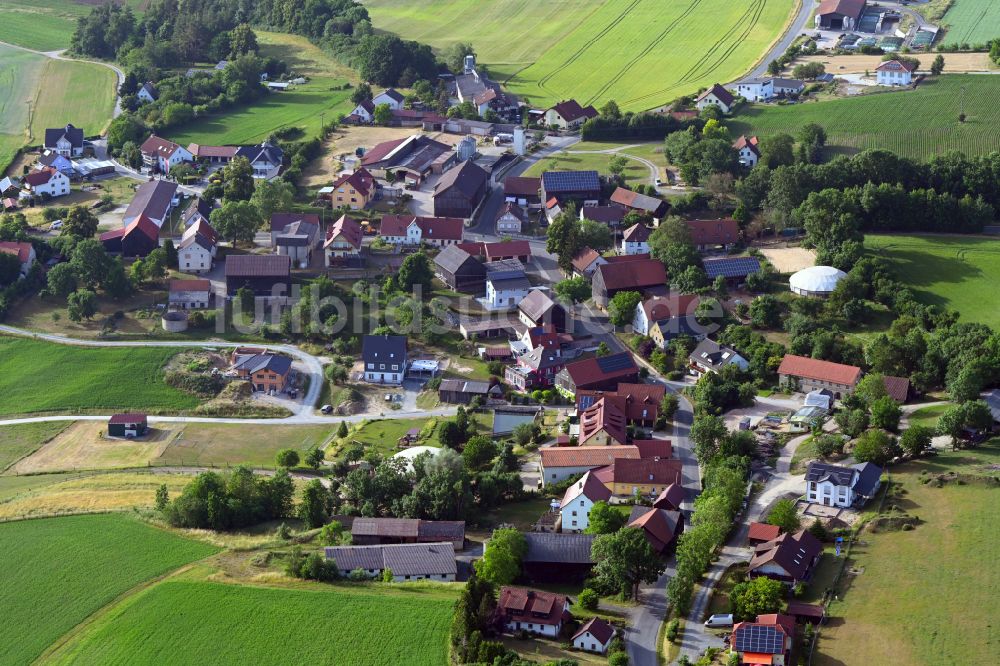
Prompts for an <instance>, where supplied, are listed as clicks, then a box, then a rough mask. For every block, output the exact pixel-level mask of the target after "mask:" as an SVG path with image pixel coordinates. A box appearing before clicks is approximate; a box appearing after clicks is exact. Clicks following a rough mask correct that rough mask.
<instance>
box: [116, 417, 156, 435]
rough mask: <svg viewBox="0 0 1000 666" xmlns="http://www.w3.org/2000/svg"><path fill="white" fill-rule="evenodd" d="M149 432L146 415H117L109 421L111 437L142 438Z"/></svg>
mask: <svg viewBox="0 0 1000 666" xmlns="http://www.w3.org/2000/svg"><path fill="white" fill-rule="evenodd" d="M148 430H149V422H148V419H147V418H146V415H145V414H115V415H114V416H112V417H111V418H110V419H108V436H109V437H142V436H143V435H145V434H146V432H147V431H148Z"/></svg>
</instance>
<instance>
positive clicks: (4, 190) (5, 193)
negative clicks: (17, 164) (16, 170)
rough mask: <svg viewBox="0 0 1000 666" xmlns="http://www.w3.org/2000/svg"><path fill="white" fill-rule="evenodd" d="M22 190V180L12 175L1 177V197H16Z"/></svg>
mask: <svg viewBox="0 0 1000 666" xmlns="http://www.w3.org/2000/svg"><path fill="white" fill-rule="evenodd" d="M20 191H21V181H19V180H18V179H17V178H14V177H12V176H4V177H3V178H0V197H16V196H17V195H18V193H19V192H20Z"/></svg>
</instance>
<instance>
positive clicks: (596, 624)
mask: <svg viewBox="0 0 1000 666" xmlns="http://www.w3.org/2000/svg"><path fill="white" fill-rule="evenodd" d="M614 638H615V628H614V627H612V626H611V625H610V624H608V623H607V622H605V621H604V620H602V619H601V618H599V617H594V618H591V619H589V620H587V622H586V623H585V624H584V625H583V626H582V627H580V629H579V630H578V631H577V632H576V633H575V634H573V639H572V643H573V647H575V648H576V649H577V650H583V651H584V652H594V653H597V654H607V652H608V648H609V647H611V641H612V640H614Z"/></svg>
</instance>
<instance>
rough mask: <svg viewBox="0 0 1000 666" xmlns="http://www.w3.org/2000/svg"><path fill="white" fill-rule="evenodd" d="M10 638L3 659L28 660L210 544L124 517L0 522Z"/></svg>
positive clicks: (1, 598) (204, 552)
mask: <svg viewBox="0 0 1000 666" xmlns="http://www.w3.org/2000/svg"><path fill="white" fill-rule="evenodd" d="M0 542H2V543H3V544H4V548H3V555H2V556H0V557H2V560H3V565H4V566H3V568H4V570H5V571H8V572H11V573H16V575H10V576H6V577H5V580H4V584H3V585H2V586H0V605H2V607H3V609H4V627H5V629H4V630H5V633H6V634H7V636H17V640H6V641H3V642H2V644H0V662H2V663H4V664H28V663H31V662H32V661H34V660H35V659H36V658H37V657H38V656H39V655H40V654H41V653H42V652H43V651H44V650H45V649H46V648H47V647H49V646H50V645H51V644H52V642H53V641H55V640H56V639H58V638H59V637H60V636H62V635H63V634H65V633H66V632H67V631H69V630H70V629H72V628H73V627H75V626H76V625H77V624H79V623H80V622H82V621H83V620H84V619H86V618H87V617H88V616H89V615H90V614H91V613H93V612H95V611H96V610H98V609H99V608H101V607H102V606H104V605H105V604H107V603H109V602H110V601H111V600H112V599H114V598H115V597H117V596H118V595H120V594H122V593H123V592H125V591H126V590H128V589H130V588H132V587H133V586H135V585H138V584H139V583H142V582H143V581H146V580H149V579H150V578H153V577H156V576H159V575H161V574H163V573H166V572H167V571H170V570H171V569H175V568H177V567H179V566H181V565H183V564H186V563H188V562H191V561H193V560H197V559H200V558H203V557H207V556H208V555H211V554H212V553H213V552H215V550H216V549H215V548H213V547H212V546H209V545H207V544H204V543H199V542H197V541H190V540H188V539H184V538H181V537H178V536H176V535H173V534H171V533H169V532H166V531H163V530H159V529H156V528H154V527H150V526H148V525H145V524H143V523H141V522H139V521H137V520H135V519H133V518H129V517H126V516H114V515H103V516H71V517H65V518H49V519H41V520H26V521H20V522H14V523H9V524H6V525H0Z"/></svg>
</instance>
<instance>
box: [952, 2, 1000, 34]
mask: <svg viewBox="0 0 1000 666" xmlns="http://www.w3.org/2000/svg"><path fill="white" fill-rule="evenodd" d="M941 23H942V24H943V25H944V27H945V28H947V29H948V32H947V33H946V34H945V36H944V39H943V40H942V41H943V42H944V43H945V44H985V43H987V42H988V41H990V40H991V39H994V38H995V37H996V36H997V26H998V25H1000V4H997V2H996V0H955V2H954V3H953V4H952V5H951V7H950V8H949V9H948V11H947V12H945V15H944V17H943V18H942V19H941Z"/></svg>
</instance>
